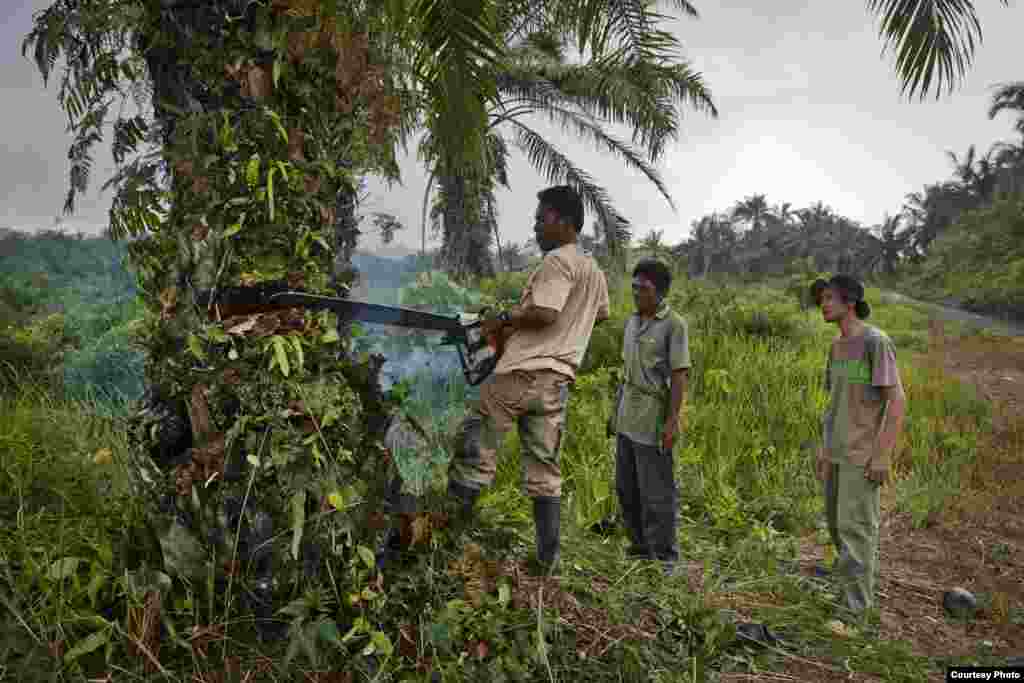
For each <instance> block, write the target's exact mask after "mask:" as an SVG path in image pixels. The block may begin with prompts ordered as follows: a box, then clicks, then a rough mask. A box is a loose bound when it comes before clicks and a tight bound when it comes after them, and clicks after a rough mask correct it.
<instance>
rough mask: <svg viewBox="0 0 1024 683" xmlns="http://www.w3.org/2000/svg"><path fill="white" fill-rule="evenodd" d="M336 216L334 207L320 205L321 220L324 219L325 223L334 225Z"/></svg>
mask: <svg viewBox="0 0 1024 683" xmlns="http://www.w3.org/2000/svg"><path fill="white" fill-rule="evenodd" d="M335 217H336V214H335V211H334V207H331V206H326V205H324V204H321V205H320V220H321V221H323V223H324V225H334V219H335Z"/></svg>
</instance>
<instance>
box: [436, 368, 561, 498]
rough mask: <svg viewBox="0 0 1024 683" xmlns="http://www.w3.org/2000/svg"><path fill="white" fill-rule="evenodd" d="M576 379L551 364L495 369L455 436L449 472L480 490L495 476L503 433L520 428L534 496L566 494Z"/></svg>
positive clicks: (526, 485) (526, 480)
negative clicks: (566, 433)
mask: <svg viewBox="0 0 1024 683" xmlns="http://www.w3.org/2000/svg"><path fill="white" fill-rule="evenodd" d="M571 382H572V380H571V379H570V378H569V377H567V376H566V375H563V374H561V373H558V372H555V371H553V370H534V371H525V370H516V371H513V372H510V373H506V374H501V375H493V376H491V377H490V378H489V379H487V380H486V381H485V382H484V384H482V385H481V387H480V401H479V404H478V406H477V409H476V410H475V411H474V412H473V413H472V414H471V415H469V416H468V417H467V418H466V419H465V421H464V422H463V424H462V426H461V428H460V430H459V434H458V435H457V437H456V444H455V453H454V456H453V458H452V465H451V470H450V475H449V476H450V478H451V479H452V480H454V481H456V482H458V483H459V484H462V485H463V486H466V487H468V488H471V489H474V490H477V491H479V490H480V489H482V488H485V487H487V486H490V485H491V484H492V483H493V482H494V475H495V472H496V471H497V467H498V462H497V460H498V449H499V448H500V447H501V442H502V439H503V438H504V437H505V435H506V434H507V433H508V432H509V431H510V430H511V429H512V428H513V427H516V428H518V432H519V442H520V445H521V452H520V461H521V462H522V482H523V490H524V493H525V494H526V495H527V496H529V497H530V498H537V497H549V498H558V497H560V496H561V495H562V469H561V466H560V464H559V449H560V448H561V443H562V433H563V430H564V427H565V413H566V407H567V405H568V401H569V385H570V383H571Z"/></svg>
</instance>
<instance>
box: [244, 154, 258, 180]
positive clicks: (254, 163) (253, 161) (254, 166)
mask: <svg viewBox="0 0 1024 683" xmlns="http://www.w3.org/2000/svg"><path fill="white" fill-rule="evenodd" d="M259 181H260V155H259V154H253V155H252V156H251V157H249V163H248V164H247V165H246V167H245V182H246V183H247V184H248V185H249V187H255V186H256V183H258V182H259Z"/></svg>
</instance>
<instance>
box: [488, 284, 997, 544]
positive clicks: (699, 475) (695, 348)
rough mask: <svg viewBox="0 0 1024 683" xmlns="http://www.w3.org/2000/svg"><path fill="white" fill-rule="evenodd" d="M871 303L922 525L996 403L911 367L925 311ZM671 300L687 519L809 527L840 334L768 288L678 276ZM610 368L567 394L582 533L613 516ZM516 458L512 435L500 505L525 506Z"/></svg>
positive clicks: (571, 475)
mask: <svg viewBox="0 0 1024 683" xmlns="http://www.w3.org/2000/svg"><path fill="white" fill-rule="evenodd" d="M869 298H870V299H872V301H871V303H872V305H873V307H874V312H873V314H872V317H871V319H870V320H869V322H871V323H873V324H876V325H878V326H880V327H881V328H882V329H883V330H884V331H886V332H887V333H888V334H889V335H890V336H891V337H892V338H893V339H894V342H895V343H896V346H897V358H898V363H899V367H900V372H901V376H902V380H903V383H904V385H905V387H906V390H907V395H908V408H907V410H908V414H907V419H906V426H905V434H904V437H903V439H902V440H901V443H900V445H899V447H898V449H897V453H896V454H895V465H894V468H895V470H896V472H897V473H898V475H899V480H898V483H897V491H898V493H899V496H898V500H899V505H900V508H901V509H905V510H909V511H911V512H913V514H914V519H915V520H916V521H917V522H918V523H921V524H923V523H925V521H926V520H927V519H928V518H929V515H934V513H935V512H936V511H937V510H939V509H941V508H942V506H943V505H944V503H945V502H946V501H947V500H948V499H949V497H950V496H952V495H954V494H955V493H956V492H957V491H958V487H959V474H958V471H959V470H958V468H959V467H960V466H962V465H964V464H966V463H969V462H970V461H971V460H972V459H973V458H975V457H977V452H978V448H979V445H980V443H981V436H982V434H983V433H984V432H985V430H986V429H987V428H988V426H989V423H990V409H989V406H988V404H986V403H985V402H983V401H981V400H980V399H979V398H978V397H977V396H976V395H975V394H974V392H973V391H972V390H971V389H970V388H969V387H966V386H964V385H962V384H961V383H959V382H958V381H956V380H955V379H952V378H949V377H947V376H946V375H945V374H944V373H943V372H942V371H941V369H938V368H935V367H934V366H927V365H923V364H916V365H915V363H914V361H915V360H918V359H917V353H916V352H918V351H919V350H920V349H921V345H920V343H917V341H915V343H913V344H910V345H909V346H910V348H907V346H908V345H901V344H900V343H899V341H897V340H900V339H904V340H908V339H909V340H919V338H920V335H922V334H923V333H922V332H921V330H922V329H927V325H926V318H924V319H922V314H921V313H920V312H919V311H917V310H915V309H912V308H908V307H905V306H897V305H884V304H882V303H881V302H880V301H879V300H878V298H877V296H869ZM670 303H671V304H672V306H673V308H674V309H675V310H676V311H678V312H679V313H681V314H682V315H684V316H685V317H686V319H687V321H688V326H689V333H690V346H691V360H692V363H693V367H692V369H691V375H690V383H689V391H688V395H687V400H686V404H685V407H684V419H685V430H684V432H685V434H684V436H683V438H681V439H680V440H679V442H678V443H677V446H676V466H677V476H678V479H679V482H680V490H681V494H682V500H683V502H684V504H685V506H686V509H685V513H684V514H686V515H688V516H690V517H692V518H693V519H695V520H699V521H701V522H702V523H704V524H707V525H709V526H710V527H711V528H713V529H714V530H715V531H716V532H717V533H721V534H723V535H725V536H728V537H737V536H741V535H743V534H745V533H748V532H749V531H750V530H751V529H752V528H764V527H771V528H772V529H775V530H787V531H798V530H800V529H806V528H810V527H812V526H813V524H814V521H815V519H816V516H817V515H818V514H819V513H820V501H819V499H818V495H817V494H818V486H817V483H816V481H815V479H814V476H813V471H812V454H813V452H814V450H815V449H816V444H817V443H818V441H819V440H820V436H821V435H820V422H821V416H822V413H823V412H824V409H825V406H826V403H827V400H828V398H827V395H826V394H825V391H824V368H825V359H826V355H827V352H828V348H829V344H830V342H831V340H832V339H833V338H834V336H835V335H836V334H837V330H836V329H835V328H834V327H831V326H829V325H826V324H825V323H824V322H822V321H821V318H820V315H819V314H818V313H817V312H816V311H810V312H801V311H800V309H799V306H798V304H797V302H796V301H789V300H787V299H786V297H785V295H784V294H782V293H780V292H779V291H777V290H771V289H768V288H764V287H746V288H742V289H741V288H735V287H732V286H728V285H724V286H721V285H708V284H705V283H701V282H692V281H691V282H686V281H684V282H682V283H680V284H677V285H676V286H675V287H674V288H673V292H672V294H671V298H670ZM630 306H631V304H630V303H629V302H628V300H626V299H625V298H624V297H620V298H619V300H617V301H616V302H615V305H614V310H613V317H612V321H610V322H609V323H607V324H608V325H609V328H608V329H611V330H615V329H619V328H620V327H621V325H622V324H623V322H624V320H625V319H626V317H628V315H629V314H630V310H631V309H630ZM922 320H924V324H923V323H922ZM620 338H621V337H620ZM614 341H615V340H614V339H613V338H612V335H610V334H609V335H607V336H606V337H595V340H594V342H592V346H591V349H590V351H589V352H588V354H594V355H597V356H599V357H601V358H611V357H616V358H617V354H618V352H619V351H618V350H617V349H611V348H606V347H607V345H609V344H610V343H612V342H614ZM619 343H621V342H619ZM923 344H924V345H925V346H926V345H927V337H926V335H925V336H924V337H923ZM918 362H919V361H918ZM609 365H610V363H608V364H606V363H602V364H601V366H600V367H597V368H593V369H591V370H590V371H589V372H584V373H583V374H581V376H580V377H579V378H578V379H577V381H576V384H575V386H574V388H573V392H572V394H571V398H570V405H569V413H568V419H567V432H566V435H565V438H564V441H563V451H562V466H563V472H564V476H565V483H566V489H567V494H568V497H569V498H570V499H571V501H572V512H571V514H572V515H574V516H575V518H576V519H577V520H578V521H579V522H580V524H581V525H585V524H590V523H593V522H596V521H598V520H599V519H601V518H603V517H605V516H607V515H609V514H611V513H613V512H614V511H615V508H616V502H615V500H614V495H613V494H614V492H613V490H612V486H613V484H612V482H613V481H614V442H613V441H612V440H610V439H606V438H605V436H604V424H605V421H606V419H607V417H608V414H609V411H610V408H611V399H612V395H613V391H612V388H613V380H612V377H611V375H610V372H609ZM517 452H518V443H517V441H516V440H515V438H514V437H511V438H510V439H509V440H507V441H506V443H505V444H504V446H503V449H502V453H501V458H502V466H501V468H500V469H499V473H498V474H499V476H498V482H497V485H498V487H499V489H500V490H501V493H495V494H494V495H493V499H495V500H505V501H508V500H517V499H518V491H517V488H518V483H519V467H518V462H517V457H518V456H517Z"/></svg>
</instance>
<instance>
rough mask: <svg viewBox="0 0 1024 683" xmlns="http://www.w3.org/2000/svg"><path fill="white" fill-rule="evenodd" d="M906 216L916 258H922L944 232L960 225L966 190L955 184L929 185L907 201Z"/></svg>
mask: <svg viewBox="0 0 1024 683" xmlns="http://www.w3.org/2000/svg"><path fill="white" fill-rule="evenodd" d="M906 199H907V203H906V204H904V207H903V212H904V214H905V215H906V216H907V218H908V219H909V221H910V225H909V228H908V229H909V230H910V246H911V248H912V257H913V258H915V259H916V258H920V257H922V256H924V254H925V252H927V250H928V247H929V246H930V245H931V243H932V242H934V241H935V239H936V238H937V237H938V236H939V235H940V234H942V232H943V231H944V230H945V229H946V228H948V227H949V226H950V225H952V224H953V223H954V221H956V219H957V217H959V215H960V213H961V210H962V208H961V207H962V206H963V203H964V201H963V188H962V187H961V186H960V185H959V184H958V183H954V182H943V183H933V184H931V185H926V186H925V188H924V190H923V191H921V192H911V193H910V194H908V195H907V197H906Z"/></svg>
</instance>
